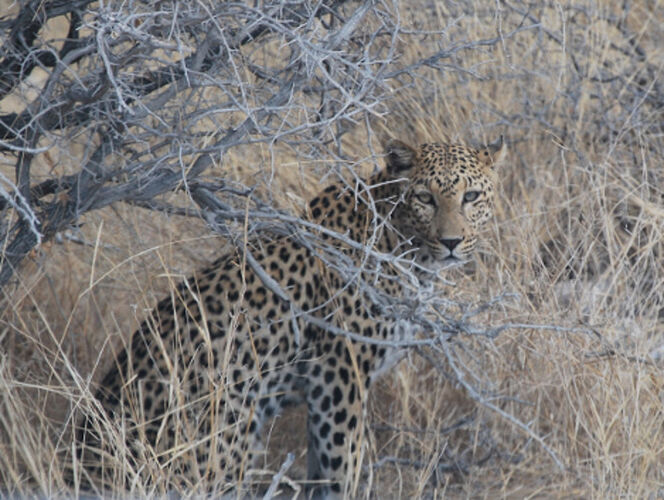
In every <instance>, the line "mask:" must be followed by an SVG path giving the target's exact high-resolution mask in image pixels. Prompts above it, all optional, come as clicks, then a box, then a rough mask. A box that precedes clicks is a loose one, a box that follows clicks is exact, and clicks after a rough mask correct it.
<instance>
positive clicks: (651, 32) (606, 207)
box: [0, 0, 664, 498]
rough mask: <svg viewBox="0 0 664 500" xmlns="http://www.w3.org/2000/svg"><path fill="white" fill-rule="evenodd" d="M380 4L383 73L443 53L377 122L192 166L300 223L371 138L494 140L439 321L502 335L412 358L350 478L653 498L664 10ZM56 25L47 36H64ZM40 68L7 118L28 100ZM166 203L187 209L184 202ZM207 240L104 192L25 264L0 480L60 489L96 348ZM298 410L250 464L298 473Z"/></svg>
mask: <svg viewBox="0 0 664 500" xmlns="http://www.w3.org/2000/svg"><path fill="white" fill-rule="evenodd" d="M0 5H3V4H2V3H0ZM11 9H17V7H16V6H12V7H9V10H8V11H7V12H11ZM397 10H398V11H399V13H400V16H401V18H400V19H401V29H402V30H403V35H402V37H401V39H400V41H399V43H398V44H397V45H396V47H397V48H398V51H399V59H398V62H397V63H395V68H396V67H401V68H403V67H406V66H407V65H408V64H409V63H410V62H412V61H421V60H422V58H426V57H429V56H431V55H433V54H439V57H438V58H435V59H432V61H431V64H430V65H420V66H418V67H416V68H414V69H413V71H412V73H408V74H406V73H404V74H401V75H400V76H398V78H395V79H393V80H387V82H388V83H389V84H390V85H391V86H392V88H393V89H394V92H393V96H392V97H391V98H389V99H386V100H384V101H383V102H382V103H381V107H380V108H377V109H376V110H375V111H377V112H380V113H384V114H375V115H374V116H372V117H371V118H370V119H367V120H365V121H362V120H358V121H357V122H356V123H350V122H345V123H344V124H343V128H344V130H346V131H347V133H345V134H344V135H343V140H342V141H341V142H340V146H341V149H342V151H343V158H339V157H337V158H330V162H327V161H325V160H324V159H312V158H311V156H308V155H305V154H303V153H300V152H299V151H298V149H297V148H294V147H289V148H280V147H279V144H278V143H277V144H276V145H272V144H270V143H265V142H263V143H258V144H253V145H252V144H248V145H240V146H238V147H236V148H234V149H230V150H229V151H227V152H226V153H225V154H224V155H223V158H221V160H219V161H218V162H216V163H215V164H214V165H213V166H212V167H211V168H210V169H209V171H208V172H207V174H208V175H210V176H212V177H214V176H216V177H219V178H221V177H223V178H225V179H232V180H234V181H237V182H238V183H240V184H243V185H251V186H257V191H256V193H258V196H259V197H262V199H265V200H268V201H269V202H270V203H271V204H272V205H273V206H275V207H278V208H280V209H283V210H285V211H286V212H289V213H295V214H297V213H299V212H300V211H301V209H302V207H303V203H304V201H303V200H306V199H307V198H308V197H309V196H311V195H312V193H315V192H316V191H317V190H318V189H319V188H320V186H321V185H324V184H325V183H326V182H328V179H329V177H326V175H327V174H329V173H330V172H332V171H333V169H334V168H335V165H339V162H340V161H341V160H342V159H343V160H344V161H345V162H346V164H347V165H350V166H353V167H355V168H357V169H359V168H364V169H365V170H363V171H367V169H368V168H371V162H372V161H373V160H372V159H371V150H370V147H369V146H370V145H371V147H373V148H375V149H376V150H379V148H380V140H381V138H383V137H385V136H386V135H393V136H396V137H400V138H402V139H405V140H407V141H411V142H420V141H422V142H423V141H427V140H431V139H434V140H441V139H442V140H446V139H451V140H463V141H466V140H474V141H478V142H479V141H482V140H485V139H491V138H493V137H495V136H497V135H498V134H504V135H505V136H506V137H507V138H508V140H509V143H510V161H509V162H508V165H507V166H506V168H505V169H504V170H502V172H501V182H502V186H501V192H502V195H501V196H500V199H499V200H498V204H497V208H496V218H495V222H494V223H493V225H492V227H491V228H490V230H489V231H487V234H486V238H485V242H484V244H483V246H482V248H481V252H480V255H479V256H478V259H477V261H476V262H475V263H473V264H471V265H469V266H467V267H466V268H465V269H464V270H463V271H458V270H457V271H455V272H453V273H450V274H449V275H446V276H445V278H446V279H449V280H451V281H452V282H453V284H449V285H444V286H443V291H444V293H445V294H446V295H447V296H448V297H449V298H450V299H451V300H452V301H453V302H452V304H451V305H450V310H449V315H450V318H460V317H461V315H462V314H463V312H464V308H465V310H471V309H472V308H474V307H476V306H478V305H482V304H485V303H486V302H487V301H492V300H493V301H494V302H493V303H492V305H491V307H487V308H486V309H483V310H482V311H480V312H479V313H477V314H476V315H474V316H473V317H472V321H473V323H474V324H477V325H480V326H485V327H487V328H490V327H497V326H500V325H512V327H509V328H505V329H504V330H501V331H500V333H499V334H498V335H497V336H496V337H495V338H489V337H487V336H485V335H471V334H468V333H466V334H460V335H458V336H456V337H454V339H453V340H452V341H450V342H449V349H450V353H448V354H449V355H448V356H445V355H442V354H441V353H440V352H433V351H427V350H421V351H418V350H416V349H412V350H411V351H410V355H409V357H408V360H406V361H405V362H403V363H402V364H401V365H400V366H399V367H398V369H396V370H394V371H393V372H392V373H391V374H389V375H387V376H385V377H384V379H383V380H382V381H381V382H380V383H379V384H378V385H377V386H375V387H374V389H373V395H372V400H371V407H372V412H371V425H372V427H373V436H374V440H373V450H372V456H371V457H370V460H367V461H366V465H367V469H366V471H365V474H366V478H367V480H366V481H367V484H371V490H372V491H373V492H374V493H375V495H376V497H380V498H384V497H388V496H389V497H395V498H397V497H400V498H413V497H426V498H440V497H443V496H446V497H452V498H454V497H491V498H497V497H511V498H523V497H529V496H537V497H565V498H617V497H623V498H661V497H662V496H664V425H663V424H664V406H663V405H664V372H663V370H664V264H663V263H664V244H663V242H662V241H663V236H664V190H663V186H664V79H663V77H662V71H664V54H663V52H662V50H661V47H664V4H662V2H660V1H656V0H637V1H625V2H620V3H619V2H600V1H596V2H593V1H579V2H576V1H571V2H522V1H518V0H515V1H508V2H503V1H500V2H487V1H481V0H467V1H462V2H435V1H433V0H431V1H428V0H417V1H413V2H405V1H404V2H401V4H400V6H399V8H398V9H397V6H396V5H391V4H390V10H389V12H390V15H393V16H396V12H397ZM349 12H350V11H349ZM58 22H62V19H55V20H54V21H53V23H52V24H49V26H48V27H47V28H48V30H47V31H45V32H44V34H43V35H42V36H43V37H44V39H45V40H48V39H49V37H50V38H53V39H55V38H57V37H58V36H62V34H61V33H62V32H63V29H64V30H65V31H66V29H67V26H66V23H64V28H63V27H62V26H58V25H57V23H58ZM49 30H50V31H49ZM412 33H417V35H416V36H414V35H412ZM53 43H56V42H53ZM441 54H442V55H441ZM40 71H41V70H39V69H35V70H34V71H33V74H32V75H31V79H30V81H29V82H27V83H26V84H25V85H22V86H20V87H18V88H17V89H16V90H15V91H13V92H12V93H11V94H10V95H9V96H8V97H6V98H5V99H4V100H3V101H1V102H0V111H1V112H2V113H9V112H10V111H12V110H15V109H19V110H21V109H23V108H24V107H25V102H26V101H29V100H30V99H31V98H34V93H35V92H36V90H35V89H39V88H40V85H43V84H44V76H43V74H40ZM302 99H305V97H302ZM203 124H204V123H201V125H200V126H201V127H202V126H203ZM84 137H85V136H84ZM65 146H66V148H67V149H65ZM308 147H309V146H306V148H308ZM85 148H86V144H85V142H84V139H81V138H79V137H77V136H73V137H72V141H71V143H68V144H62V143H60V144H58V146H57V147H54V148H51V149H48V150H47V151H46V152H43V153H40V154H39V155H37V156H36V157H35V159H34V163H33V172H34V173H33V175H34V176H35V178H37V179H39V180H44V179H48V178H49V176H51V177H54V176H58V175H63V174H65V173H67V172H70V169H71V163H72V162H77V161H80V159H81V158H83V157H84V156H85V154H86V150H85ZM303 149H305V147H304V146H303ZM330 149H333V147H331V148H330ZM332 159H334V160H335V162H336V163H334V165H333V164H332V161H331V160H332ZM15 161H16V159H15V156H13V154H12V153H11V152H6V153H5V156H0V175H2V176H3V177H4V178H7V179H13V176H14V173H13V165H14V164H15ZM358 171H359V170H358ZM0 185H2V186H5V188H6V184H0ZM160 201H162V202H163V203H169V204H173V205H178V206H185V207H187V206H188V207H189V208H192V209H193V208H195V205H194V204H193V203H192V202H189V205H187V203H188V201H187V199H186V197H185V196H184V195H183V194H182V193H175V194H171V193H166V194H164V195H162V197H161V198H160ZM5 243H6V242H5ZM224 244H225V243H224V241H223V240H222V239H221V238H220V237H219V236H216V235H215V234H214V233H213V232H212V231H211V230H210V228H209V227H207V226H206V224H205V222H204V221H203V220H201V218H198V217H185V216H178V215H169V214H167V213H164V212H160V211H156V210H149V209H144V208H138V207H136V206H135V205H130V204H123V203H116V204H113V205H111V206H107V207H104V208H102V209H100V210H96V211H90V212H88V213H85V214H84V215H82V216H81V217H80V218H79V219H78V220H77V225H76V226H71V227H69V229H67V230H66V231H60V232H58V234H57V235H54V236H53V237H52V238H50V239H49V240H48V241H44V243H43V244H42V245H40V246H38V247H37V248H35V249H34V251H32V252H31V253H30V254H29V255H28V256H27V257H26V258H25V259H23V261H22V263H21V266H20V269H19V271H18V272H16V273H15V274H14V276H13V278H12V280H11V281H9V282H8V283H7V284H6V285H4V287H3V288H2V294H1V295H0V491H4V492H9V493H12V494H20V495H32V494H41V495H47V496H52V495H66V494H67V493H66V492H67V491H68V489H67V488H68V486H67V485H66V483H65V481H64V472H63V471H64V470H65V468H66V464H65V463H64V462H65V461H66V458H65V457H66V453H64V451H66V450H67V449H68V447H69V446H71V443H70V441H69V439H70V435H69V432H70V431H69V429H70V426H71V418H70V415H71V412H72V411H73V410H74V409H76V408H79V407H81V406H83V407H85V406H86V405H88V407H89V405H90V404H91V403H90V398H91V391H90V387H89V384H90V382H91V380H92V381H94V380H96V379H97V377H98V376H99V375H100V373H101V372H102V371H103V368H104V367H105V366H107V365H108V363H109V359H110V355H109V353H110V348H111V346H117V345H118V344H119V342H120V338H121V337H124V338H127V336H128V335H129V334H130V333H131V332H132V330H133V329H135V327H136V325H137V324H138V322H139V321H140V320H141V319H142V318H143V317H144V315H145V312H146V310H147V309H148V308H149V307H151V306H152V305H154V303H155V301H156V299H157V298H158V297H159V296H161V295H162V294H163V293H164V292H165V290H167V289H168V288H169V286H171V284H172V282H173V281H177V280H178V277H179V276H183V275H186V274H187V273H188V272H190V271H191V270H192V269H195V268H197V267H198V266H200V265H201V264H202V263H203V262H207V261H209V260H211V259H212V258H214V256H215V255H217V254H218V253H219V251H220V248H222V247H223V245H224ZM528 325H531V326H532V327H528ZM536 325H539V327H537V326H536ZM424 335H425V333H424ZM452 362H456V363H459V364H458V365H455V364H453V363H452ZM462 375H463V376H464V377H465V378H461V376H462ZM497 410H500V411H497ZM302 411H304V410H302ZM302 411H300V412H298V411H295V412H292V413H289V414H288V415H287V418H284V417H282V418H279V419H277V420H276V422H275V424H274V428H273V429H271V432H270V438H269V445H270V456H269V457H268V460H267V463H266V468H269V469H270V470H272V471H276V470H278V468H279V465H280V464H281V462H282V461H283V457H284V454H285V453H286V452H288V451H293V452H295V454H296V456H297V461H296V464H295V465H294V466H293V467H292V468H291V469H289V471H288V472H287V476H289V477H291V478H294V479H300V478H302V477H303V475H304V468H303V465H302V464H304V461H303V460H302V456H303V454H304V452H305V449H306V447H305V445H304V439H305V436H304V432H303V431H302V429H303V425H304V422H305V420H304V416H303V414H302ZM368 481H370V483H368ZM144 488H148V489H144ZM283 490H284V491H285V492H286V494H289V493H288V492H289V491H291V490H289V489H288V488H287V487H285V486H284V488H283ZM150 492H151V490H149V486H147V485H145V486H141V485H138V486H137V487H136V489H135V490H134V493H135V494H136V495H138V496H141V495H145V494H149V493H150ZM116 494H118V495H122V494H123V493H122V492H116Z"/></svg>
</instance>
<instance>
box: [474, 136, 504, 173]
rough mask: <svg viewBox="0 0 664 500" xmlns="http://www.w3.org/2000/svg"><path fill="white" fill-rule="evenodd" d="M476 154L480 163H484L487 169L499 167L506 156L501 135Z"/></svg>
mask: <svg viewBox="0 0 664 500" xmlns="http://www.w3.org/2000/svg"><path fill="white" fill-rule="evenodd" d="M477 153H478V157H479V160H480V162H482V163H484V164H485V165H486V166H487V167H491V168H493V167H496V166H500V165H501V164H502V163H503V161H504V160H505V157H506V156H507V144H506V143H505V141H504V140H503V136H502V135H501V136H500V137H499V138H498V140H497V141H495V142H493V143H491V144H489V145H488V146H487V147H485V148H483V149H480V150H479V151H478V152H477Z"/></svg>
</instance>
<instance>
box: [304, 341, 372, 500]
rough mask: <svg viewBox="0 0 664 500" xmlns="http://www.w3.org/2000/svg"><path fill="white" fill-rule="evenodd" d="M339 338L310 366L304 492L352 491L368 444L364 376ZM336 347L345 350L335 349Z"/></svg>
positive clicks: (351, 494) (336, 493) (315, 495)
mask: <svg viewBox="0 0 664 500" xmlns="http://www.w3.org/2000/svg"><path fill="white" fill-rule="evenodd" d="M337 342H338V343H337V344H335V347H336V349H331V352H330V353H329V354H327V355H325V356H324V357H323V358H322V359H317V360H316V361H315V363H316V365H315V366H314V367H313V369H312V370H311V371H310V381H309V390H308V392H307V405H308V412H309V415H308V422H307V431H308V437H309V442H308V450H307V462H308V471H307V475H308V479H309V481H311V482H312V484H311V486H310V488H309V489H308V496H307V498H347V497H354V496H355V490H356V487H357V483H358V480H359V475H360V467H361V465H362V457H363V454H364V451H365V449H366V439H365V433H364V425H365V423H364V414H365V408H366V403H365V402H366V392H367V391H366V382H365V380H366V377H364V376H363V375H361V374H360V371H359V370H358V369H357V365H356V364H354V363H352V362H351V360H352V358H351V356H350V355H348V350H347V347H346V345H345V344H344V340H343V339H341V340H338V341H337ZM340 350H341V351H342V352H343V355H342V356H338V355H335V354H336V353H338V352H339V351H340Z"/></svg>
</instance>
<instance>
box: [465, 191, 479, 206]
mask: <svg viewBox="0 0 664 500" xmlns="http://www.w3.org/2000/svg"><path fill="white" fill-rule="evenodd" d="M479 196H480V192H479V191H466V194H464V195H463V202H464V203H472V202H473V201H475V200H476V199H477V198H479Z"/></svg>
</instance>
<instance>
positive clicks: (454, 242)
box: [440, 238, 463, 252]
mask: <svg viewBox="0 0 664 500" xmlns="http://www.w3.org/2000/svg"><path fill="white" fill-rule="evenodd" d="M462 241H463V238H441V239H440V242H441V243H442V244H443V245H445V246H446V247H447V248H448V249H449V250H450V252H451V251H453V250H454V249H455V248H456V247H457V246H458V245H459V243H461V242H462Z"/></svg>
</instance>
